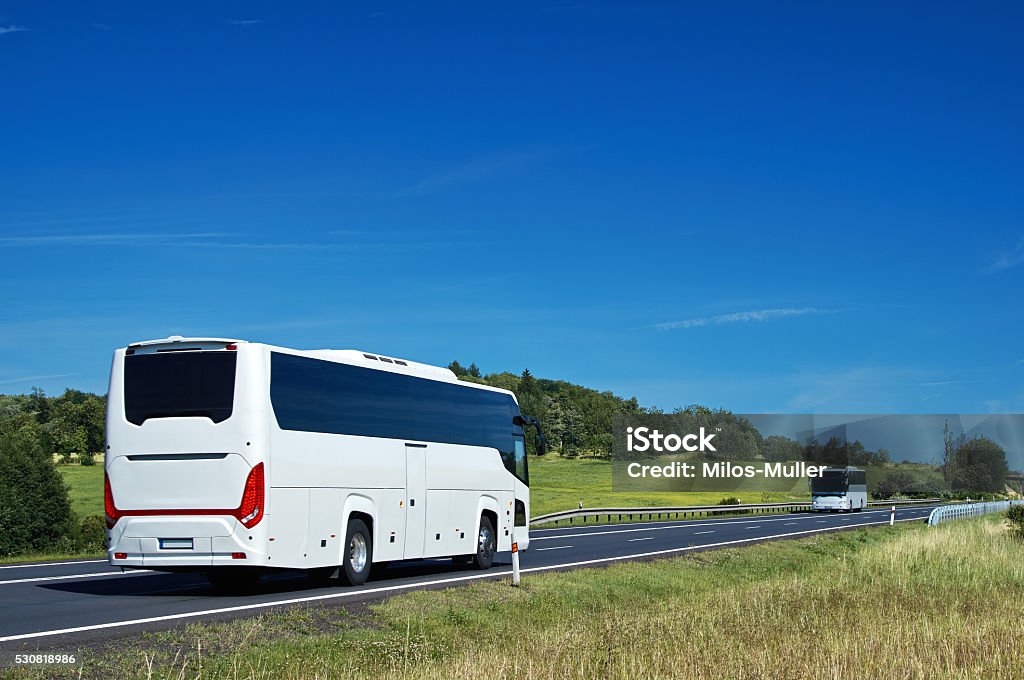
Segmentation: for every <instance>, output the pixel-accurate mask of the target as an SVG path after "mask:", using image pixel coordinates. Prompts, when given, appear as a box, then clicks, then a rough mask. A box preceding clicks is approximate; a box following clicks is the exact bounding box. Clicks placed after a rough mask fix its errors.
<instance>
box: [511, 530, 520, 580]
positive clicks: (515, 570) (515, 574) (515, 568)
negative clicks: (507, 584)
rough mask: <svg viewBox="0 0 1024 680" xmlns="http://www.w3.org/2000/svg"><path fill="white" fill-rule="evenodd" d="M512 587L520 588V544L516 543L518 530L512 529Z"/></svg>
mask: <svg viewBox="0 0 1024 680" xmlns="http://www.w3.org/2000/svg"><path fill="white" fill-rule="evenodd" d="M512 585H513V586H514V587H516V588H518V587H519V544H518V543H516V530H515V529H514V528H513V529H512Z"/></svg>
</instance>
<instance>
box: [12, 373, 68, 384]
mask: <svg viewBox="0 0 1024 680" xmlns="http://www.w3.org/2000/svg"><path fill="white" fill-rule="evenodd" d="M73 375H78V374H77V373H50V374H48V375H26V376H22V377H20V378H6V379H4V380H0V385H14V384H16V383H29V382H33V381H35V380H48V379H51V378H68V377H71V376H73Z"/></svg>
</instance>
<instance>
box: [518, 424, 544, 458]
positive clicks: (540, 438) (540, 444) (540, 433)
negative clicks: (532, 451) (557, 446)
mask: <svg viewBox="0 0 1024 680" xmlns="http://www.w3.org/2000/svg"><path fill="white" fill-rule="evenodd" d="M512 422H513V423H515V424H516V425H518V426H520V427H526V426H531V427H535V428H537V455H539V456H543V455H544V453H545V452H546V451H547V448H548V440H547V438H546V437H545V436H544V430H543V428H541V426H540V421H539V420H537V419H536V418H534V417H533V416H522V415H520V416H515V417H514V418H513V419H512Z"/></svg>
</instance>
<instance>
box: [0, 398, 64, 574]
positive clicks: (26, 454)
mask: <svg viewBox="0 0 1024 680" xmlns="http://www.w3.org/2000/svg"><path fill="white" fill-rule="evenodd" d="M43 441H44V437H43V433H42V430H41V428H40V426H39V423H38V422H37V421H36V420H35V416H34V414H31V413H29V414H22V415H19V416H15V417H10V418H5V419H3V421H2V422H0V555H16V554H21V553H25V552H34V551H43V550H47V549H49V548H52V547H54V546H55V545H56V544H57V542H58V541H59V540H61V539H62V538H64V539H65V540H67V539H66V537H68V536H69V535H70V534H71V532H72V514H71V505H70V503H69V502H68V493H67V488H66V487H65V486H64V480H63V479H62V478H61V476H60V473H59V472H58V471H57V469H56V467H55V466H54V464H53V458H52V456H51V455H50V451H49V450H48V449H47V448H44V446H43V444H42V442H43Z"/></svg>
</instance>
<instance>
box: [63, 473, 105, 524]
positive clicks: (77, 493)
mask: <svg viewBox="0 0 1024 680" xmlns="http://www.w3.org/2000/svg"><path fill="white" fill-rule="evenodd" d="M57 469H58V470H60V473H61V475H63V477H64V483H65V484H67V486H68V497H69V499H70V500H71V509H72V510H74V512H75V514H76V515H78V518H79V519H81V518H83V517H88V516H89V515H102V514H103V464H102V463H99V464H97V465H59V466H57Z"/></svg>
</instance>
